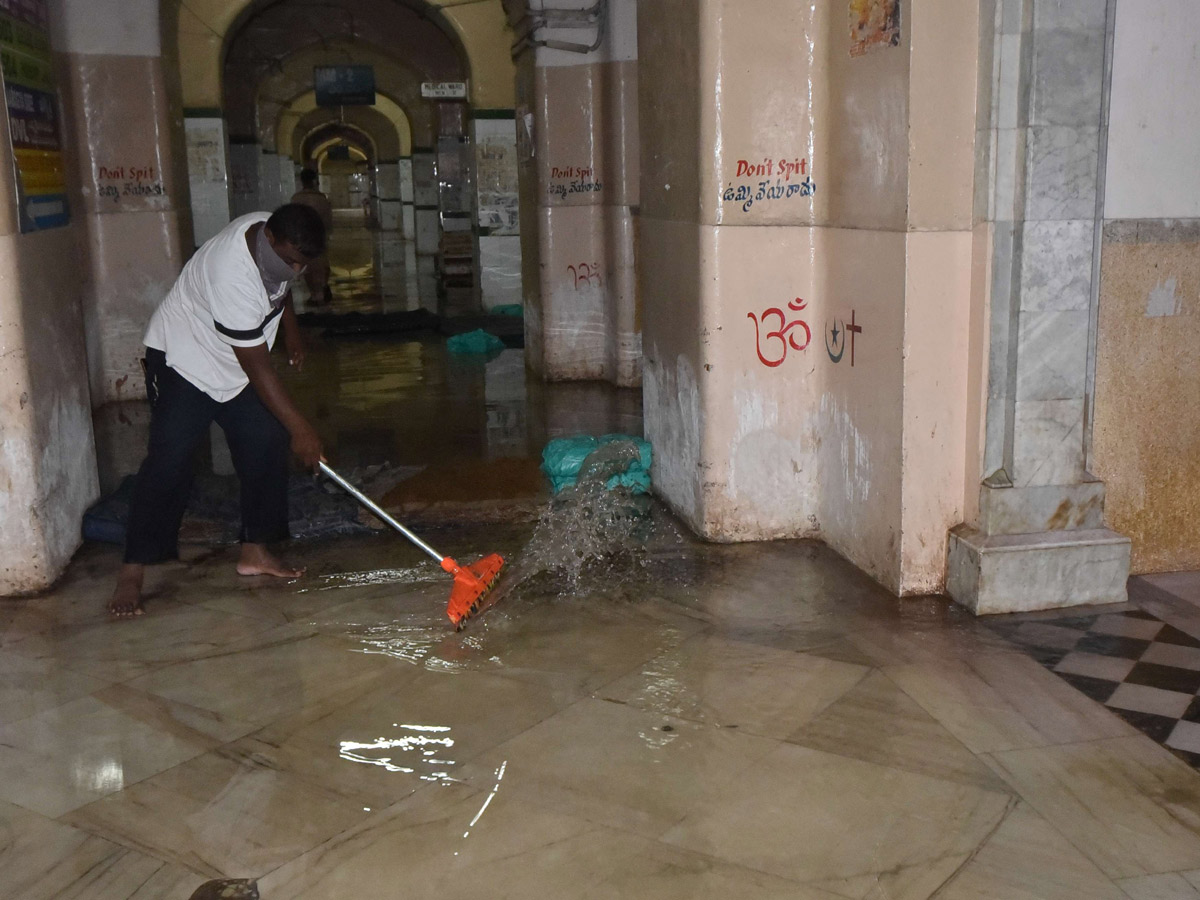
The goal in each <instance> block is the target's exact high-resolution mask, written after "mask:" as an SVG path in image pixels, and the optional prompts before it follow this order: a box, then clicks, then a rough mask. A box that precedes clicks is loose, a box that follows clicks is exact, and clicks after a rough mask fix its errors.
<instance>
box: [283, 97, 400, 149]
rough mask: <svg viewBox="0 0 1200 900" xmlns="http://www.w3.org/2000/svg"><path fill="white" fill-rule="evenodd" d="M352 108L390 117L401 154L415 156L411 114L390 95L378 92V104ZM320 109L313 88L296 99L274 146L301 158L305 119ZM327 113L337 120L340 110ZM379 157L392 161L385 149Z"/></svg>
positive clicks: (288, 109)
mask: <svg viewBox="0 0 1200 900" xmlns="http://www.w3.org/2000/svg"><path fill="white" fill-rule="evenodd" d="M351 108H353V109H359V108H361V109H363V110H365V111H368V112H374V113H376V114H379V115H382V116H383V117H384V118H386V119H387V120H388V122H390V123H391V125H392V128H393V129H395V132H396V135H397V138H398V141H399V151H400V153H399V155H400V156H411V155H412V128H411V126H410V125H409V123H408V116H407V115H406V114H405V112H404V110H403V109H401V108H400V106H398V105H397V104H396V103H395V101H393V100H392V99H391V98H390V97H385V96H384V95H383V94H376V95H375V105H374V106H373V107H372V106H364V107H347V110H349V109H351ZM319 109H320V107H318V106H317V98H316V95H315V94H314V93H313V92H312V91H308V92H307V93H304V94H301V95H300V96H299V97H297V98H295V99H294V100H293V101H292V102H291V103H289V104H288V105H287V106H286V107H285V108H284V109H283V110H282V111H281V112H280V113H279V118H278V123H277V126H276V129H275V137H274V145H273V146H275V147H277V148H278V152H280V153H283V154H285V155H289V156H291V158H292V159H296V160H298V159H300V157H299V155H298V154H299V153H300V141H301V140H303V138H304V136H305V131H304V130H303V129H302V128H301V127H300V126H301V122H303V121H304V119H305V116H307V115H308V114H309V113H311V112H314V111H317V110H319ZM323 112H324V113H325V115H326V117H327V120H328V121H334V120H337V119H338V117H339V110H334V109H326V110H323ZM311 121H313V120H311V119H310V120H309V122H311ZM305 124H306V125H307V124H308V123H307V122H306V123H305ZM264 146H265V145H264ZM379 158H380V162H390V161H391V160H392V158H391V157H390V156H389V155H388V154H385V153H384V152H383V151H382V150H381V151H380V154H379Z"/></svg>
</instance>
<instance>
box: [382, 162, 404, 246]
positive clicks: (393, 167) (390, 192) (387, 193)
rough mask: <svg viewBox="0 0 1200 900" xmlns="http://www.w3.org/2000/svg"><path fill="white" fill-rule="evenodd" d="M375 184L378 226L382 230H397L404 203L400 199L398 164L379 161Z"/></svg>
mask: <svg viewBox="0 0 1200 900" xmlns="http://www.w3.org/2000/svg"><path fill="white" fill-rule="evenodd" d="M375 184H376V190H377V191H378V193H379V220H380V221H379V226H380V227H381V228H382V229H383V230H384V231H397V230H399V228H400V219H401V213H402V210H403V205H404V204H403V202H402V201H401V199H400V166H399V164H398V163H381V164H380V165H379V166H378V167H377V168H376V170H375Z"/></svg>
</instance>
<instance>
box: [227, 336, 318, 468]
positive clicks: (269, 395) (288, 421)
mask: <svg viewBox="0 0 1200 900" xmlns="http://www.w3.org/2000/svg"><path fill="white" fill-rule="evenodd" d="M233 352H234V354H235V355H236V356H237V360H238V362H239V363H241V366H242V370H243V371H244V372H245V373H246V377H247V378H249V379H250V386H251V387H253V388H254V390H255V392H256V393H257V394H258V398H259V399H260V400H262V402H263V405H264V406H266V408H267V409H269V410H270V411H271V412H272V413H274V414H275V418H277V419H278V420H279V421H280V422H281V423H282V424H283V427H284V428H286V429H287V430H288V434H290V435H291V436H292V452H293V453H295V454H296V456H298V457H299V458H300V462H302V463H303V464H304V465H305V467H306V468H309V469H313V470H315V469H316V468H317V463H319V462H320V461H321V456H322V450H321V438H320V437H319V436H318V435H317V431H316V429H315V428H313V427H312V425H310V424H309V423H308V420H307V419H305V418H304V416H302V415H300V411H299V410H298V409H296V406H295V404H294V403H292V398H291V397H289V396H288V392H287V391H286V390H285V389H284V387H283V382H281V381H280V380H279V376H278V375H277V374H276V373H275V367H274V366H272V365H271V354H270V353H269V351H268V350H267V345H266V344H265V343H263V344H255V345H254V346H253V347H234V348H233Z"/></svg>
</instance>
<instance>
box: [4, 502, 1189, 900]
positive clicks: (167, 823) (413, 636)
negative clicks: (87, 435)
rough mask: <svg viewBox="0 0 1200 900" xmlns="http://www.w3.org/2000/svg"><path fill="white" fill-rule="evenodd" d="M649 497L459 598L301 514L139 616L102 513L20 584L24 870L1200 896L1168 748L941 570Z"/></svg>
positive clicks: (120, 891) (15, 793) (172, 896)
mask: <svg viewBox="0 0 1200 900" xmlns="http://www.w3.org/2000/svg"><path fill="white" fill-rule="evenodd" d="M653 516H654V517H655V519H654V527H653V528H651V529H650V530H649V531H647V532H646V533H645V535H644V537H643V538H639V542H638V543H637V545H636V546H633V547H630V548H628V552H626V553H624V554H617V555H616V556H614V557H613V558H611V559H607V560H598V561H596V564H595V565H594V566H591V567H589V568H588V569H587V570H586V571H584V572H583V573H582V577H581V578H579V579H578V580H575V581H574V582H571V581H570V580H569V579H568V580H566V581H564V580H562V579H558V578H556V577H555V576H554V575H553V573H547V574H546V576H545V577H542V578H535V579H531V580H529V581H527V582H526V583H524V584H523V585H522V586H521V587H520V588H518V589H517V590H515V591H514V592H512V593H511V594H509V595H508V596H507V597H506V598H505V599H504V600H503V601H502V602H501V604H499V605H497V606H496V607H495V608H493V609H492V610H490V611H489V612H488V613H486V614H485V615H484V616H483V617H482V618H479V619H476V620H474V621H473V622H472V623H471V624H470V625H469V626H468V628H467V630H465V631H463V632H461V633H456V632H454V631H453V630H452V629H451V628H450V627H449V625H448V622H447V621H446V620H445V618H444V613H443V610H444V608H445V602H446V597H447V594H448V589H447V584H446V582H445V579H444V577H440V578H439V577H438V573H437V571H436V567H435V566H434V564H433V563H431V562H428V561H424V562H422V560H421V557H420V555H419V553H418V552H417V551H415V550H414V549H413V548H411V547H409V546H407V545H406V544H405V543H404V542H403V541H402V540H401V539H399V538H398V537H396V536H394V535H391V534H382V535H377V536H364V537H354V538H342V539H337V540H331V541H324V542H319V543H310V544H305V545H301V546H299V547H293V548H292V553H293V554H294V555H295V556H296V557H297V558H298V559H303V561H305V562H306V563H307V564H308V566H309V569H310V575H309V576H308V577H306V578H304V579H301V580H298V581H295V582H283V583H281V582H276V581H271V580H265V579H246V578H239V577H238V576H237V575H236V574H234V570H233V564H234V562H235V553H234V551H233V550H232V549H230V550H222V551H217V552H209V553H207V554H206V555H204V556H202V557H196V556H192V557H191V558H190V562H187V563H183V564H177V565H171V566H166V567H162V568H159V569H156V570H154V571H153V572H152V574H151V577H150V581H149V584H148V587H149V590H150V597H149V600H148V614H147V615H146V616H145V617H143V618H141V619H138V620H135V621H126V622H119V623H110V622H107V621H106V620H105V618H104V615H103V613H102V611H101V610H102V606H103V602H104V599H105V595H106V593H107V591H108V589H109V587H110V585H111V578H112V573H113V572H114V571H115V569H116V567H117V565H118V563H119V553H118V551H116V550H115V549H114V548H107V547H97V546H93V547H89V548H86V549H85V550H84V551H83V552H82V553H81V554H80V555H79V556H78V558H77V559H76V560H75V561H74V562H73V564H72V565H71V567H70V569H69V571H68V573H67V575H66V577H65V578H64V580H63V581H62V583H61V584H59V585H58V586H57V587H56V588H55V589H54V590H53V591H51V592H49V593H47V594H46V595H44V596H42V597H38V598H34V599H30V600H23V601H8V602H5V603H3V604H0V646H2V647H3V654H2V655H0V671H2V673H3V676H4V677H3V680H2V682H0V773H3V776H4V777H3V778H0V853H3V856H4V859H5V865H4V866H2V867H0V896H4V897H47V898H48V897H87V898H89V900H126V898H132V897H139V898H140V897H154V898H164V900H186V898H188V897H189V895H190V894H191V892H192V891H194V890H196V888H197V887H198V886H200V885H201V884H203V883H204V882H206V881H208V880H209V879H216V878H249V879H255V880H257V882H258V889H259V891H260V892H261V896H262V897H264V898H267V900H276V898H278V900H283V898H288V900H317V898H320V900H333V898H345V897H371V898H375V897H380V898H382V897H393V896H398V895H402V894H403V895H407V894H408V893H412V894H414V895H420V896H429V897H438V898H446V900H468V898H470V900H475V898H479V897H493V896H508V897H538V898H540V897H547V898H549V897H553V898H561V900H574V898H579V900H584V898H612V900H617V898H627V897H636V898H639V900H658V898H670V900H682V898H689V900H690V898H706V900H717V898H720V900H729V898H747V900H749V898H756V900H757V898H768V897H769V898H798V900H839V898H840V900H887V898H905V900H930V898H934V897H937V898H939V900H980V898H994V900H1001V898H1003V900H1018V898H1019V900H1035V898H1046V900H1068V898H1069V900H1075V898H1088V900H1130V898H1142V897H1170V898H1194V896H1195V895H1194V893H1193V892H1192V887H1191V886H1192V884H1194V883H1196V882H1197V881H1200V873H1198V871H1197V870H1198V869H1200V824H1197V823H1198V822H1200V778H1198V777H1197V775H1196V773H1195V772H1194V771H1193V770H1192V769H1190V768H1189V767H1188V766H1187V765H1186V764H1185V763H1184V762H1182V761H1181V760H1179V759H1177V758H1175V757H1174V756H1172V755H1171V754H1170V753H1169V752H1168V751H1167V750H1166V749H1164V748H1163V747H1161V746H1159V745H1157V744H1155V743H1154V742H1153V741H1151V740H1150V739H1149V738H1148V737H1146V736H1144V735H1142V734H1139V733H1138V732H1137V731H1136V730H1134V729H1133V728H1131V727H1130V726H1129V725H1127V724H1126V723H1125V722H1123V721H1121V720H1120V719H1118V718H1117V717H1115V716H1113V715H1112V714H1111V713H1110V712H1109V711H1108V710H1106V709H1105V708H1104V707H1103V706H1101V705H1100V704H1098V703H1095V702H1094V701H1092V700H1090V699H1089V698H1087V697H1086V696H1084V695H1083V694H1082V693H1080V692H1078V691H1076V690H1074V689H1073V688H1071V687H1069V686H1068V685H1067V684H1065V683H1064V682H1063V681H1061V680H1060V679H1059V678H1058V677H1057V676H1055V675H1054V674H1053V673H1051V672H1049V671H1047V670H1046V669H1044V668H1043V667H1042V666H1040V665H1039V664H1038V663H1037V662H1036V661H1034V660H1033V659H1031V658H1029V657H1028V656H1026V655H1025V654H1024V652H1022V651H1021V650H1020V649H1017V648H1014V647H1013V646H1011V645H1010V644H1009V643H1008V642H1007V641H1006V640H1005V639H1004V638H1003V637H1001V636H1000V635H999V634H997V633H996V632H994V631H993V630H992V629H990V628H989V627H988V626H987V623H985V622H980V621H979V620H976V619H974V618H973V617H971V616H970V615H969V614H967V613H966V612H964V611H963V610H962V609H961V608H957V607H955V606H953V605H952V604H950V603H948V602H946V601H944V600H937V599H923V600H914V601H905V602H899V601H897V600H895V599H894V598H892V597H890V596H889V595H887V594H886V593H885V592H884V591H882V590H881V589H879V588H878V587H876V586H875V585H873V584H872V583H871V582H870V581H869V580H868V579H867V578H866V577H865V576H863V575H862V574H861V573H860V572H858V571H856V570H855V569H854V568H853V567H851V566H850V565H848V564H847V563H845V562H844V561H842V560H840V559H839V558H838V557H837V556H836V555H835V554H833V553H832V552H830V551H829V550H827V549H825V548H823V547H821V546H819V545H816V544H811V543H801V542H777V543H772V544H760V545H705V544H702V543H699V542H697V541H695V540H694V539H692V538H690V537H689V536H688V535H687V533H686V532H685V531H682V530H680V529H678V527H677V526H676V525H675V524H674V523H673V522H672V521H671V519H670V517H669V516H667V515H666V513H665V512H664V511H662V510H661V509H659V510H658V511H656V512H654V513H653ZM529 536H530V529H529V527H528V526H519V525H507V526H506V525H500V526H496V525H490V526H487V527H481V526H464V527H461V528H457V529H450V530H447V531H446V532H445V533H444V534H443V535H441V536H440V537H441V538H444V539H445V540H446V541H447V542H448V543H447V546H448V548H449V549H452V550H453V551H454V552H456V553H459V554H460V555H462V556H466V557H472V556H477V555H480V554H482V553H484V552H487V551H492V550H496V551H499V552H502V553H505V554H508V555H512V556H514V557H516V558H519V557H520V554H521V552H522V548H523V546H524V545H525V542H526V540H527V539H528V538H529ZM416 570H423V571H424V572H426V573H428V574H430V575H431V576H432V577H431V578H429V579H425V578H421V577H413V575H415V572H416ZM387 572H391V573H394V574H396V573H398V574H400V576H401V577H398V578H396V579H394V580H389V579H388V578H386V577H374V576H381V573H387ZM406 572H408V573H412V574H410V575H405V574H404V573H406ZM366 573H370V574H371V575H372V576H373V577H363V576H364V575H365V574H366ZM335 583H336V584H337V589H336V590H324V589H318V590H311V589H310V588H313V587H318V588H322V587H328V586H330V585H333V584H335ZM398 886H402V889H401V888H398ZM398 891H399V893H398Z"/></svg>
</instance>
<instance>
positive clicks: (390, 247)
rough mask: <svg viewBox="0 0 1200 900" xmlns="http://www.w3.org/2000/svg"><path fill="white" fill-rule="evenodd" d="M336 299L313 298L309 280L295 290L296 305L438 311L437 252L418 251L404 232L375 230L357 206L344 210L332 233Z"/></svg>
mask: <svg viewBox="0 0 1200 900" xmlns="http://www.w3.org/2000/svg"><path fill="white" fill-rule="evenodd" d="M329 285H330V287H331V289H332V292H333V302H332V303H331V304H328V305H326V304H319V303H313V301H312V298H311V297H309V294H308V290H307V288H306V287H305V286H304V285H302V284H301V285H299V286H297V288H296V290H295V300H296V311H297V312H298V313H301V314H303V313H304V312H308V311H320V312H332V313H355V312H358V313H393V312H406V311H409V310H415V309H427V310H429V311H430V312H437V311H438V291H437V272H436V265H435V261H434V257H432V256H418V255H417V251H416V245H415V244H414V243H413V242H412V241H406V240H404V239H403V238H402V237H401V236H400V234H399V233H398V232H394V231H373V230H368V229H367V228H366V227H364V225H363V220H362V216H361V215H360V214H357V213H355V212H354V211H352V210H338V211H337V214H336V218H335V223H334V229H333V232H332V234H331V235H330V237H329Z"/></svg>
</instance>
